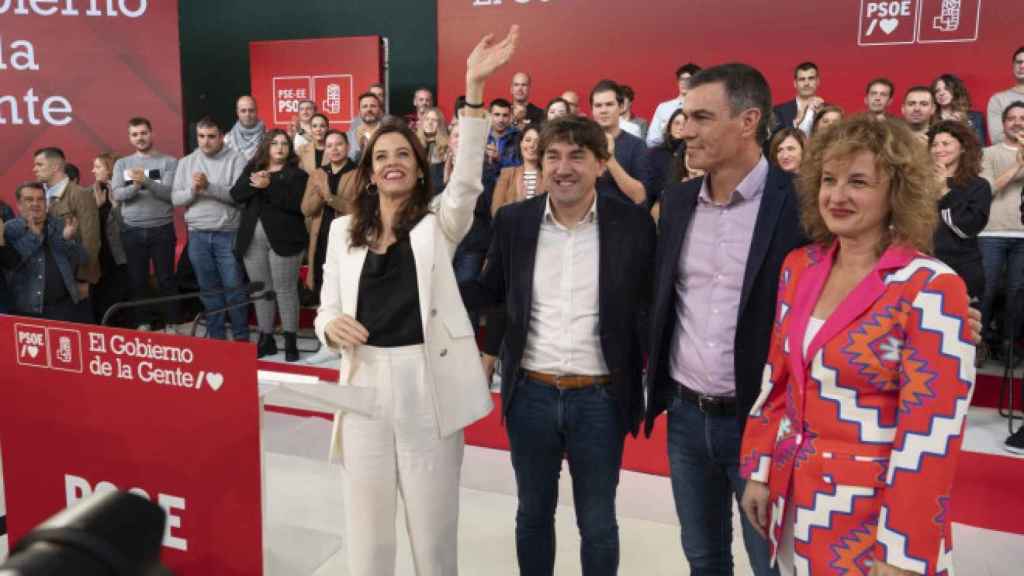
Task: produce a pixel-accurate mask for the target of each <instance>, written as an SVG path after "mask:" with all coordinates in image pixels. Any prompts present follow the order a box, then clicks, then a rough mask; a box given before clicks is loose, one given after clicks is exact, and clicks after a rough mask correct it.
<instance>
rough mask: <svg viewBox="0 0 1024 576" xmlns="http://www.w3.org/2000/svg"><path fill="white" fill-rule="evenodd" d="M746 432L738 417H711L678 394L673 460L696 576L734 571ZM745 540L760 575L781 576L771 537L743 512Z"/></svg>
mask: <svg viewBox="0 0 1024 576" xmlns="http://www.w3.org/2000/svg"><path fill="white" fill-rule="evenodd" d="M741 440H742V432H741V431H740V426H739V423H738V422H737V421H736V417H735V416H707V415H705V414H704V413H703V412H701V411H700V409H699V408H698V407H697V406H695V405H694V404H691V403H690V402H687V401H685V400H683V399H681V398H679V397H678V396H676V397H675V398H674V399H673V400H672V403H671V405H670V406H669V411H668V461H669V467H670V469H671V474H672V494H673V496H674V497H675V501H676V514H678V515H679V525H680V527H681V528H682V530H681V532H682V535H681V537H682V542H683V552H684V553H685V554H686V560H687V561H688V562H689V563H690V574H692V575H693V576H706V575H715V576H717V575H731V574H732V573H733V560H732V499H733V498H734V497H735V498H736V501H737V503H738V502H739V500H740V498H741V497H742V496H743V489H744V488H745V487H746V480H744V479H743V478H742V477H740V472H739V454H740V441H741ZM740 516H741V522H742V525H743V543H744V545H745V546H746V549H747V555H748V556H749V557H750V564H751V567H752V568H753V571H754V574H756V575H757V576H765V575H769V574H771V575H774V576H778V573H779V572H778V569H777V568H772V567H771V566H770V561H771V556H770V554H769V552H768V541H767V540H765V539H764V538H761V536H760V535H759V534H758V533H757V532H756V531H755V530H754V527H753V526H752V525H751V524H750V522H748V521H747V518H746V516H745V515H743V514H742V512H741V513H740Z"/></svg>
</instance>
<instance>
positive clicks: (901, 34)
mask: <svg viewBox="0 0 1024 576" xmlns="http://www.w3.org/2000/svg"><path fill="white" fill-rule="evenodd" d="M919 13H920V10H919V0H861V1H860V28H859V29H860V32H859V36H858V37H857V44H859V45H861V46H887V45H893V44H913V43H914V40H915V39H916V36H917V35H916V32H917V30H916V28H917V18H918V14H919Z"/></svg>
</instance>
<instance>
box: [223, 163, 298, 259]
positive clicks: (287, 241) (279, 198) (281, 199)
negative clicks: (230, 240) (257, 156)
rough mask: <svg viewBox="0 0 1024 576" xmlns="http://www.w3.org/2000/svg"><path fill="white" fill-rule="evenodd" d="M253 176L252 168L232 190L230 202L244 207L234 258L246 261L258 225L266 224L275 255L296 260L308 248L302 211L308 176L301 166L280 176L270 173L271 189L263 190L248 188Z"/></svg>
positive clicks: (236, 182)
mask: <svg viewBox="0 0 1024 576" xmlns="http://www.w3.org/2000/svg"><path fill="white" fill-rule="evenodd" d="M252 173H253V167H252V164H249V165H248V166H246V167H245V170H244V171H242V175H241V176H239V177H238V180H237V181H235V185H234V186H232V187H231V198H232V199H233V200H234V201H235V202H237V203H239V204H241V205H242V221H241V223H240V224H239V226H238V236H237V237H236V238H235V255H236V256H238V257H239V258H244V257H245V252H246V250H248V249H249V243H250V242H252V235H253V233H254V232H255V231H256V222H263V230H264V231H266V233H267V239H268V240H270V247H271V248H272V249H273V250H274V252H275V253H276V254H278V255H280V256H294V255H296V254H298V253H299V252H302V251H303V250H305V249H306V246H307V245H308V244H309V234H308V232H307V231H306V221H305V218H304V217H303V215H302V209H301V206H302V196H303V194H305V192H306V181H307V180H308V179H309V175H308V174H306V172H304V171H303V170H302V169H300V168H299V167H298V166H293V165H288V166H285V167H284V168H282V169H281V170H280V171H278V172H271V174H270V186H268V187H266V188H264V189H262V190H261V189H259V188H253V187H252V186H250V185H249V176H250V175H251V174H252Z"/></svg>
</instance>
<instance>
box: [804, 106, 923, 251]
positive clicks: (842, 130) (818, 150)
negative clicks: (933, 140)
mask: <svg viewBox="0 0 1024 576" xmlns="http://www.w3.org/2000/svg"><path fill="white" fill-rule="evenodd" d="M860 152H870V153H872V154H874V156H875V168H876V169H877V170H878V172H879V173H880V174H885V175H887V176H888V177H889V220H888V226H887V227H886V230H885V233H883V235H882V241H881V242H880V245H879V246H878V247H877V250H878V253H879V254H881V253H882V252H884V251H885V249H886V248H888V247H889V246H890V245H892V244H899V245H904V246H908V247H912V248H914V249H917V250H919V251H921V252H924V253H930V252H931V247H932V237H933V235H934V234H935V226H936V224H937V223H938V205H937V204H938V198H939V196H940V192H941V191H940V188H939V186H940V183H939V180H938V179H937V178H936V177H935V172H934V167H933V163H932V161H931V159H930V157H929V154H928V148H927V146H926V145H925V144H924V143H923V142H922V141H921V140H920V139H918V138H917V137H916V136H914V134H913V133H912V132H911V131H910V129H909V128H908V127H907V125H906V124H905V123H904V122H903V121H901V120H898V119H888V120H876V119H874V118H872V117H870V116H868V115H865V114H859V115H856V116H853V117H850V118H847V119H844V120H842V121H841V122H839V123H838V124H835V125H832V126H829V127H828V128H826V129H825V130H820V131H819V132H818V133H816V134H815V135H814V138H811V140H810V142H809V143H808V146H807V150H805V151H804V157H803V162H802V163H801V165H800V177H799V180H798V183H797V187H798V190H799V195H800V221H801V223H802V224H803V227H804V230H805V231H806V232H807V235H808V237H809V238H810V239H811V241H813V242H815V243H817V244H819V245H822V246H828V245H830V244H832V242H833V240H834V239H835V235H834V234H832V232H831V231H830V230H829V229H828V227H827V226H826V225H825V220H824V218H823V217H822V215H821V211H820V209H819V208H818V193H819V191H820V190H821V175H822V168H823V165H824V164H825V163H826V162H829V161H832V160H837V159H844V160H849V159H851V158H852V157H853V156H854V155H856V154H858V153H860Z"/></svg>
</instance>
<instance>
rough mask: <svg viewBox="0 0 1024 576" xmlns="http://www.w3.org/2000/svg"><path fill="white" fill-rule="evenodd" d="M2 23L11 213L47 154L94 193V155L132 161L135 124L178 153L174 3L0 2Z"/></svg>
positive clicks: (0, 183) (4, 169)
mask: <svg viewBox="0 0 1024 576" xmlns="http://www.w3.org/2000/svg"><path fill="white" fill-rule="evenodd" d="M0 22H3V26H2V27H0V79H2V80H0V134H3V138H0V200H4V201H5V202H7V203H8V204H10V205H11V206H12V207H13V206H14V188H15V186H16V185H17V184H18V183H19V182H22V181H25V180H31V179H33V175H32V154H33V152H34V151H35V150H36V149H38V148H42V147H44V146H57V147H59V148H62V149H63V150H64V153H65V154H66V155H67V158H68V161H69V162H72V163H74V164H75V165H77V166H78V167H79V169H80V170H81V171H82V181H83V183H84V184H86V185H88V184H91V183H92V175H91V174H90V170H91V169H92V161H93V158H95V157H96V155H97V154H100V153H102V152H113V153H114V154H115V155H118V156H120V155H125V154H130V153H131V152H133V150H132V148H131V145H130V143H129V142H128V119H129V118H131V117H133V116H145V117H147V118H149V119H150V121H152V123H153V136H154V146H155V147H156V148H157V149H159V150H161V151H163V152H165V153H167V154H170V155H172V156H180V155H181V154H182V150H183V143H182V120H181V57H180V55H179V50H178V46H179V40H178V2H177V0H166V1H160V2H152V1H147V0H61V1H59V2H58V1H56V0H51V1H48V2H39V1H29V0H0Z"/></svg>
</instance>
